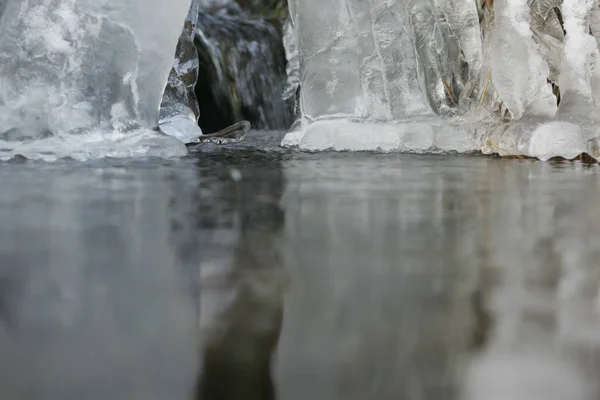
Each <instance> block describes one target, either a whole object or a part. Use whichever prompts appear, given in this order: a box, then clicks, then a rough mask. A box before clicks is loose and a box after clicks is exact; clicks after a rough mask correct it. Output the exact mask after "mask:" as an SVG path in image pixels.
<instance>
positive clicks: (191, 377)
mask: <svg viewBox="0 0 600 400" xmlns="http://www.w3.org/2000/svg"><path fill="white" fill-rule="evenodd" d="M280 139H281V135H276V134H272V133H271V134H263V135H257V134H256V133H255V132H251V134H250V135H249V136H248V141H247V142H245V143H244V145H243V148H239V147H238V148H233V147H232V146H213V147H210V146H207V147H203V148H202V150H201V152H200V154H195V155H193V156H190V157H187V158H183V159H179V160H173V161H164V160H160V159H153V160H146V161H137V162H136V161H132V160H129V161H125V160H121V161H119V160H114V159H106V160H103V161H89V162H86V163H79V162H74V161H58V162H56V163H54V164H43V163H37V162H31V161H28V162H24V163H23V162H20V161H19V160H14V161H13V162H11V163H1V164H0V181H1V182H2V185H3V188H2V190H1V191H0V397H1V398H3V399H4V398H6V399H15V400H19V399H23V400H30V399H48V400H53V399H57V400H63V399H69V398H86V399H137V398H140V399H169V400H173V399H194V398H202V399H205V400H208V399H239V398H240V396H243V397H244V398H250V399H273V398H278V399H284V400H293V399H306V398H310V399H315V400H320V399H323V400H332V399H340V400H342V399H343V400H346V399H361V400H363V399H389V398H404V399H408V400H423V399H425V400H440V399H457V400H460V399H464V400H470V399H477V400H494V399H499V398H501V399H504V398H511V399H531V398H543V399H557V400H558V399H561V400H562V399H565V398H568V399H573V400H584V399H585V400H587V399H590V400H592V399H596V398H598V394H599V393H600V392H598V387H597V383H598V382H597V376H598V371H599V368H600V333H599V332H600V316H599V314H598V312H599V307H600V296H599V295H598V289H599V282H600V270H599V269H598V262H597V260H598V254H599V252H600V247H599V243H600V241H599V240H598V238H599V237H600V213H599V212H598V207H597V198H598V195H599V194H600V187H599V184H598V182H599V179H598V168H597V167H596V166H585V165H583V164H580V163H577V162H576V163H563V164H559V163H554V162H549V163H541V162H531V161H528V160H515V159H513V160H501V159H496V158H488V157H481V156H480V157H471V156H462V157H458V156H427V155H398V154H394V155H385V154H384V155H378V156H373V155H372V154H364V153H362V154H356V153H355V154H352V153H315V154H306V153H305V154H298V153H291V152H288V151H284V150H282V149H279V148H277V147H276V144H277V143H278V141H279V140H280ZM257 147H260V148H264V147H267V148H274V149H277V150H276V151H275V150H274V151H264V150H261V149H258V148H257ZM198 151H200V150H198Z"/></svg>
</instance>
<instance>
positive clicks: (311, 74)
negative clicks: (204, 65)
mask: <svg viewBox="0 0 600 400" xmlns="http://www.w3.org/2000/svg"><path fill="white" fill-rule="evenodd" d="M290 6H291V7H290V10H291V18H292V21H293V25H294V27H295V29H296V37H297V40H298V50H299V56H300V88H301V89H300V108H301V111H302V115H303V117H302V118H301V119H300V120H299V121H298V123H296V124H295V125H294V127H293V128H292V130H291V131H290V133H289V134H288V135H287V136H286V138H285V139H284V141H283V144H284V145H289V146H299V147H301V148H305V149H311V150H319V149H326V148H332V149H338V150H376V149H381V150H411V151H429V150H433V151H435V150H440V149H445V150H448V149H452V150H459V151H464V150H471V149H472V148H473V146H474V145H473V143H471V142H469V140H468V139H467V138H466V135H464V130H462V128H461V127H460V126H458V125H456V124H453V123H452V122H448V120H446V119H442V118H440V117H439V116H438V115H436V113H437V114H439V115H443V116H453V115H455V111H456V110H455V109H456V108H457V104H456V103H457V101H458V96H459V95H460V93H459V92H458V93H457V92H455V88H456V87H459V86H460V85H456V87H455V85H454V82H455V81H456V80H457V78H458V77H457V76H455V75H457V74H455V73H454V72H453V70H452V68H451V67H450V65H449V64H450V62H449V60H450V59H451V58H452V59H457V58H458V57H452V56H456V54H454V55H451V54H450V53H449V52H450V51H451V47H449V46H448V43H447V42H448V38H447V36H445V33H447V32H446V31H443V29H442V27H441V26H440V23H439V22H440V21H439V15H440V13H439V10H438V8H437V7H436V5H435V3H434V2H433V0H426V1H422V0H418V1H417V0H401V1H396V2H390V1H387V0H371V1H361V0H335V1H333V2H328V3H327V5H324V4H323V3H322V2H319V1H316V0H303V1H299V0H292V1H291V2H290ZM473 11H475V10H473ZM470 28H472V27H470ZM455 42H456V40H455ZM463 42H464V44H465V51H466V53H467V54H468V55H469V57H471V58H472V59H475V58H476V57H477V56H476V53H477V51H479V52H481V50H476V49H474V47H476V46H477V41H473V42H472V43H471V47H470V48H468V46H467V44H466V41H465V40H464V37H463ZM473 44H474V45H473ZM455 48H458V45H456V46H455ZM459 50H460V49H459ZM477 68H478V66H474V70H475V69H477ZM455 70H456V68H455ZM450 129H452V130H453V132H454V134H453V135H451V134H450Z"/></svg>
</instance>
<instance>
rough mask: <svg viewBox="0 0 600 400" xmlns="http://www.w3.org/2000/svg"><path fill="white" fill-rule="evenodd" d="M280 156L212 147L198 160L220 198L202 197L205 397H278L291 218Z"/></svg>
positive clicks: (201, 386)
mask: <svg viewBox="0 0 600 400" xmlns="http://www.w3.org/2000/svg"><path fill="white" fill-rule="evenodd" d="M272 157H273V156H267V157H265V158H261V155H260V154H259V155H256V154H254V155H253V154H242V153H239V152H238V153H236V154H235V155H233V156H232V157H231V158H229V157H228V156H227V155H226V154H218V155H216V156H215V158H214V159H213V158H212V155H211V154H210V153H207V154H206V155H205V157H202V159H201V160H199V161H198V163H199V164H201V166H200V167H199V171H200V173H201V174H202V175H204V174H206V177H205V178H203V179H202V181H203V182H204V184H205V185H209V186H208V187H210V188H211V193H210V194H207V196H209V197H207V199H213V198H214V196H215V195H216V196H217V197H218V198H219V199H220V201H219V202H218V203H214V202H209V203H208V204H209V206H207V202H205V201H203V199H202V198H200V199H199V204H202V206H201V207H200V208H199V224H200V229H201V232H202V233H201V235H200V236H201V237H202V238H203V239H202V242H203V247H204V249H203V255H202V262H201V266H200V270H201V271H200V272H201V289H200V331H201V349H202V355H201V360H202V373H201V377H200V380H199V382H198V388H197V395H198V398H201V399H203V400H237V399H257V400H268V399H274V398H275V388H274V384H273V381H272V378H271V363H272V358H273V354H274V352H275V350H276V347H277V344H278V341H279V333H280V330H281V324H282V318H283V304H282V302H283V289H284V279H283V273H282V269H281V261H280V257H279V249H278V238H279V237H280V236H281V232H280V231H281V227H282V225H283V222H284V221H283V219H282V211H281V210H280V208H279V196H280V195H281V192H282V187H283V179H282V172H281V167H280V164H279V161H277V160H276V159H274V158H272ZM248 158H249V159H251V160H252V161H253V162H251V163H248V161H249V160H248ZM217 160H218V162H223V163H226V164H227V168H224V171H223V172H224V174H220V173H219V172H218V171H215V170H214V168H215V162H216V161H217ZM241 163H244V164H247V165H244V166H242V165H241ZM233 171H237V172H233ZM207 180H210V181H208V182H207ZM207 193H208V192H207ZM223 254H226V255H231V256H230V257H226V258H223Z"/></svg>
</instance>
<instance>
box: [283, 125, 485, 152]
mask: <svg viewBox="0 0 600 400" xmlns="http://www.w3.org/2000/svg"><path fill="white" fill-rule="evenodd" d="M468 132H469V128H468V124H466V123H465V122H464V121H462V120H459V119H452V120H443V119H441V118H423V119H419V120H414V121H398V122H385V123H383V122H363V121H357V120H351V119H344V118H339V119H322V120H316V121H310V120H309V119H308V118H302V119H300V120H298V121H297V122H296V123H295V124H294V126H293V127H292V129H291V130H290V132H289V133H288V134H287V135H286V136H285V137H284V138H283V140H282V142H281V145H282V146H284V147H296V148H299V149H300V150H305V151H321V150H335V151H383V152H411V153H446V152H459V153H469V152H473V151H476V150H477V142H476V141H475V140H474V138H473V136H472V135H469V133H468Z"/></svg>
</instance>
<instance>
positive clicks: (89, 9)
mask: <svg viewBox="0 0 600 400" xmlns="http://www.w3.org/2000/svg"><path fill="white" fill-rule="evenodd" d="M189 7H190V0H174V1H168V2H167V1H162V0H150V1H147V0H144V1H142V0H30V1H26V2H23V1H20V0H7V1H6V2H5V9H4V12H3V15H2V18H1V19H0V38H1V40H0V127H1V128H0V158H5V157H6V156H7V155H10V154H11V153H13V154H14V152H15V151H19V152H20V153H26V154H27V155H30V156H35V155H36V154H38V155H39V153H40V152H41V150H42V149H43V152H45V153H46V152H48V151H50V152H53V153H54V154H55V155H57V156H62V155H70V153H69V151H65V149H68V148H69V146H74V147H77V148H78V149H77V151H74V152H78V154H80V155H81V154H82V153H85V149H86V148H88V147H89V146H91V145H92V143H95V142H96V141H99V142H102V143H105V142H106V140H107V139H110V140H109V141H111V144H110V145H109V146H108V147H109V148H110V152H111V154H110V155H112V156H119V155H130V154H132V153H135V154H138V153H144V151H146V150H148V151H149V153H152V154H155V155H161V154H163V152H165V153H169V154H178V155H181V154H182V153H183V152H184V151H185V148H184V147H183V145H182V144H177V143H175V142H174V141H171V140H169V138H167V137H164V135H162V136H161V135H159V134H158V133H150V132H149V131H150V130H154V129H155V128H157V126H158V114H159V106H160V102H161V98H162V94H163V90H164V88H165V85H166V82H167V76H168V75H169V70H170V69H171V67H172V65H173V56H174V53H175V46H176V44H177V38H178V36H179V35H180V33H181V29H182V26H183V22H184V19H185V16H186V14H187V12H188V9H189ZM84 134H85V135H84ZM91 134H93V136H94V137H93V138H91V137H90V135H91ZM135 135H137V136H138V139H139V140H134V141H133V142H131V141H130V142H128V143H127V144H122V143H118V139H121V138H126V139H128V140H129V139H132V138H133V137H134V136H135ZM83 136H85V139H84V138H83ZM82 140H83V141H85V142H86V143H83V142H82ZM32 142H33V143H32ZM71 142H73V143H71ZM140 143H143V145H142V144H140ZM17 148H18V150H17ZM73 150H74V149H73ZM96 150H97V148H96V149H94V151H96ZM153 150H156V151H153ZM159 153H160V154H159Z"/></svg>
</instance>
